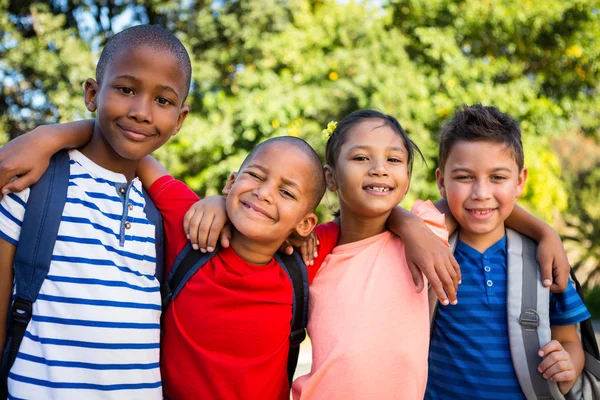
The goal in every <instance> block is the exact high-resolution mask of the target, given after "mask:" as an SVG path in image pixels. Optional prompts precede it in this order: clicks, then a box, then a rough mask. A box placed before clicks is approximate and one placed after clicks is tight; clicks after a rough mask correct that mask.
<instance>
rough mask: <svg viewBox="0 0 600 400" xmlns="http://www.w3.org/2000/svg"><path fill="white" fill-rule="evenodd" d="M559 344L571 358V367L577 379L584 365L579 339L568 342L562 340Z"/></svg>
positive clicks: (583, 355)
mask: <svg viewBox="0 0 600 400" xmlns="http://www.w3.org/2000/svg"><path fill="white" fill-rule="evenodd" d="M560 342H561V344H562V346H563V348H564V349H565V350H566V351H567V353H569V355H570V356H571V361H572V362H573V367H575V373H576V377H577V378H579V375H581V371H583V367H584V365H585V354H584V352H583V348H582V347H581V342H580V341H579V339H577V340H569V341H565V340H562V341H560ZM575 380H577V379H575Z"/></svg>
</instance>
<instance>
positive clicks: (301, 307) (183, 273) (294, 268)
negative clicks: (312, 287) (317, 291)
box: [160, 243, 308, 392]
mask: <svg viewBox="0 0 600 400" xmlns="http://www.w3.org/2000/svg"><path fill="white" fill-rule="evenodd" d="M220 250H221V246H220V245H217V246H216V248H215V250H213V251H212V252H210V253H202V252H201V251H199V250H194V249H193V248H192V245H191V243H188V244H187V245H186V246H185V247H184V249H183V250H182V251H181V252H180V253H179V254H178V255H177V257H176V259H175V262H174V263H173V267H172V268H171V271H170V272H169V275H168V276H167V278H166V279H165V281H164V282H163V284H162V285H161V288H160V291H161V295H162V299H163V315H164V313H165V311H166V310H167V307H168V306H169V304H170V303H171V301H173V299H175V297H177V295H178V294H179V292H180V291H181V289H183V287H184V286H185V284H186V283H187V281H188V280H189V279H190V278H191V277H192V276H193V275H194V274H195V273H196V272H198V270H199V269H200V268H202V267H203V266H204V265H205V264H206V263H207V262H208V261H209V260H210V259H212V258H213V257H214V256H215V255H216V254H217V253H218V252H219V251H220ZM274 258H275V260H276V261H277V262H278V263H279V265H280V266H281V268H283V269H284V271H285V272H286V273H287V275H288V277H289V279H290V281H291V282H292V288H293V290H294V296H293V298H292V320H291V322H290V327H291V333H290V338H289V350H288V363H287V373H288V382H289V384H290V388H291V386H292V380H293V379H294V372H295V371H296V365H297V364H298V355H299V353H300V343H302V341H303V340H304V338H306V325H307V323H308V270H307V268H306V265H305V264H304V261H302V258H301V257H300V253H299V252H298V251H294V253H292V254H291V255H287V254H280V253H276V254H275V256H274ZM163 390H165V391H166V392H168V390H167V388H164V386H163Z"/></svg>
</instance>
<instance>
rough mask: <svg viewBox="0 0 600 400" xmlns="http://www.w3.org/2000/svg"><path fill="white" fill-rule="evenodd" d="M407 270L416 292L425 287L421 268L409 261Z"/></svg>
mask: <svg viewBox="0 0 600 400" xmlns="http://www.w3.org/2000/svg"><path fill="white" fill-rule="evenodd" d="M408 270H409V271H410V275H411V276H412V280H413V283H414V284H415V288H416V289H417V293H421V292H422V291H423V289H424V287H425V282H424V280H423V274H422V273H421V270H420V269H419V267H417V266H416V265H415V264H413V263H409V265H408Z"/></svg>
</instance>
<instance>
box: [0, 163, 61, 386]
mask: <svg viewBox="0 0 600 400" xmlns="http://www.w3.org/2000/svg"><path fill="white" fill-rule="evenodd" d="M69 175H70V160H69V153H68V152H67V151H61V152H59V153H56V154H55V155H54V156H53V157H52V159H51V160H50V164H49V166H48V169H47V171H46V173H45V174H44V175H43V176H42V177H41V179H40V180H39V182H37V183H36V184H35V185H33V186H32V187H31V189H30V193H29V199H28V200H27V206H26V209H25V215H24V217H23V222H22V224H21V234H20V236H19V243H18V244H17V249H16V252H15V257H14V262H13V269H14V276H15V278H14V279H15V300H14V302H13V305H12V310H11V315H9V326H10V330H9V334H8V335H7V343H6V346H7V349H6V352H7V354H6V358H5V359H3V363H2V369H1V374H2V375H1V379H2V381H1V384H2V396H4V397H6V396H8V391H7V389H6V384H7V382H6V381H7V379H8V373H9V371H10V369H11V367H12V365H13V364H14V362H15V359H16V357H17V353H18V352H19V347H20V345H21V341H22V340H23V336H24V335H25V331H26V330H27V325H28V324H29V321H30V320H31V316H32V315H31V313H32V305H33V303H34V302H35V300H36V299H37V296H38V294H39V292H40V288H41V287H42V283H43V282H44V280H45V279H46V276H47V275H48V271H49V269H50V260H51V258H52V252H53V250H54V244H55V242H56V236H57V235H58V228H59V225H60V221H61V219H62V214H63V209H64V207H65V202H66V200H67V189H68V186H69ZM5 391H6V392H5Z"/></svg>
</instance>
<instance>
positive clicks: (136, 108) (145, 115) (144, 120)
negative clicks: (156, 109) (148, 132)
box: [127, 96, 153, 124]
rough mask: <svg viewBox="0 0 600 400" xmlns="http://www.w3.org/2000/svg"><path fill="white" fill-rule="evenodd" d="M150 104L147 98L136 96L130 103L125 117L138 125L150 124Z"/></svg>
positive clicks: (150, 101)
mask: <svg viewBox="0 0 600 400" xmlns="http://www.w3.org/2000/svg"><path fill="white" fill-rule="evenodd" d="M152 103H153V102H152V99H151V98H150V97H149V96H136V97H135V98H134V100H133V101H132V103H131V106H130V108H129V113H128V115H127V116H128V117H129V118H130V119H132V120H134V121H136V122H138V123H140V124H151V123H152Z"/></svg>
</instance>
